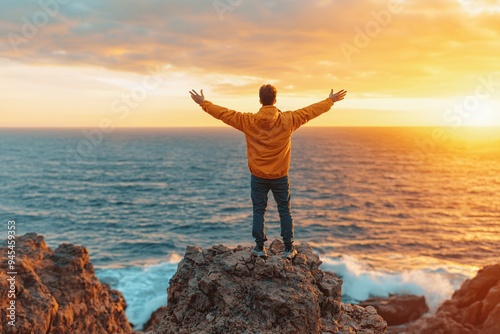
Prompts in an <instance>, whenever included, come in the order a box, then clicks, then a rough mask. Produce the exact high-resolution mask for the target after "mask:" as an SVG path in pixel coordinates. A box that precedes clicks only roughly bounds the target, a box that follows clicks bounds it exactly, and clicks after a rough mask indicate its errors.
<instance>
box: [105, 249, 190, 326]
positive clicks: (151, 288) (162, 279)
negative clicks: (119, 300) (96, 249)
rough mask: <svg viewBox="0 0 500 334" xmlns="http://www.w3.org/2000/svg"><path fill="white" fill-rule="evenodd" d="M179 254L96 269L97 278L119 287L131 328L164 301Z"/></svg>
mask: <svg viewBox="0 0 500 334" xmlns="http://www.w3.org/2000/svg"><path fill="white" fill-rule="evenodd" d="M179 260H180V257H179V256H178V255H176V254H174V255H171V256H170V261H169V262H167V263H160V264H157V265H148V266H131V267H126V268H106V269H96V274H97V276H98V278H99V280H100V281H101V282H103V283H108V284H110V285H111V287H112V288H113V289H116V290H119V291H120V292H121V293H122V294H123V296H124V298H125V301H126V302H127V309H126V314H127V317H128V320H129V321H130V322H131V323H132V324H133V325H134V329H136V330H140V329H142V327H143V325H144V324H145V323H146V321H148V319H149V318H150V316H151V314H152V313H153V312H154V311H156V310H157V309H158V308H159V307H161V306H164V305H167V291H166V290H167V287H168V282H169V280H170V278H172V276H173V275H174V274H175V272H176V270H177V263H178V262H179Z"/></svg>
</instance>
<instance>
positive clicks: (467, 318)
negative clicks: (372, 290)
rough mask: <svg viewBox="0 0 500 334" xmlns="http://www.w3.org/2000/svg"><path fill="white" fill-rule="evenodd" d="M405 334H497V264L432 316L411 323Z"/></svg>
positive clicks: (499, 302) (499, 320)
mask: <svg viewBox="0 0 500 334" xmlns="http://www.w3.org/2000/svg"><path fill="white" fill-rule="evenodd" d="M400 332H401V333H407V334H498V333H500V264H497V265H494V266H489V267H485V268H483V269H481V270H480V271H479V272H478V273H477V276H476V277H474V278H473V279H471V280H467V281H466V282H464V283H463V284H462V286H461V287H460V289H459V290H457V291H455V293H454V294H453V296H452V298H451V299H450V300H448V301H446V302H444V304H443V305H441V306H440V307H439V309H438V311H437V312H436V314H435V315H434V316H431V317H424V318H421V319H419V320H417V321H416V322H414V323H412V324H411V325H410V326H408V327H407V328H406V329H401V331H400Z"/></svg>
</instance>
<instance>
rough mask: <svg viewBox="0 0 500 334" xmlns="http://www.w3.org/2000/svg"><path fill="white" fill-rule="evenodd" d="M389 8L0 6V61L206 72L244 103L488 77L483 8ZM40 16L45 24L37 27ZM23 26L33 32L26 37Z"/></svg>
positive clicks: (491, 58)
mask: <svg viewBox="0 0 500 334" xmlns="http://www.w3.org/2000/svg"><path fill="white" fill-rule="evenodd" d="M41 3H44V4H49V3H52V4H54V3H56V4H57V6H55V5H53V6H52V7H50V6H49V7H47V5H44V6H42V5H40V4H41ZM64 3H67V4H64ZM221 3H222V4H226V6H225V7H224V6H223V7H219V8H217V4H221ZM393 3H394V0H387V1H380V0H358V1H347V0H341V1H326V0H315V1H307V2H306V1H298V0H275V1H259V2H254V1H249V0H241V1H225V0H220V1H186V0H182V1H181V0H173V1H158V0H156V1H155V0H148V1H141V2H137V1H132V0H126V1H123V0H122V1H119V0H111V1H105V2H103V1H98V0H89V1H74V0H73V1H62V0H41V1H39V2H38V3H37V2H31V3H30V4H24V3H21V2H14V1H4V2H2V3H1V4H0V19H1V21H0V22H1V23H0V32H1V34H0V36H1V37H2V38H3V40H2V41H3V42H4V43H3V45H2V46H0V58H8V59H11V60H16V61H20V62H24V63H28V64H59V65H70V66H92V67H104V68H107V69H110V70H113V71H127V72H136V73H146V72H147V71H148V70H149V69H151V68H153V67H154V66H158V65H167V64H168V65H171V66H173V68H174V69H177V70H179V71H183V72H186V73H192V74H193V75H204V76H210V74H211V73H217V75H215V76H214V83H213V85H214V87H217V89H219V90H220V91H222V92H227V93H237V94H241V93H245V92H247V91H248V92H254V91H255V85H256V84H257V85H258V84H260V82H259V80H261V81H265V80H274V81H275V82H278V83H279V84H281V85H283V87H284V86H289V87H294V90H295V91H297V92H305V91H315V90H318V89H322V90H324V89H325V86H326V87H327V88H329V87H330V85H332V84H337V83H336V82H335V81H336V80H338V81H341V82H342V83H343V84H345V87H350V90H352V91H358V92H371V93H376V94H382V95H384V94H385V95H387V96H390V95H397V96H424V95H426V96H427V95H429V94H431V95H432V94H436V95H438V94H454V93H455V92H457V91H464V90H467V89H469V88H470V86H471V84H470V81H471V80H473V79H474V78H477V77H478V76H479V75H483V74H485V73H489V72H491V71H493V70H494V69H495V68H496V66H497V55H498V54H500V45H499V44H498V43H497V41H498V40H499V37H500V36H499V35H500V20H499V18H500V14H499V13H498V12H496V11H494V10H487V9H488V8H490V7H491V6H496V5H495V4H494V1H493V2H492V1H491V0H490V1H481V4H480V8H483V10H482V11H479V10H477V11H474V13H473V15H472V13H471V11H470V4H468V3H466V2H463V1H458V0H438V1H431V0H422V1H418V2H416V1H415V2H411V1H401V2H400V3H398V4H397V6H399V7H397V6H396V7H395V8H400V9H401V10H397V11H396V10H395V11H392V12H391V11H390V10H389V9H390V8H391V6H392V5H391V4H393ZM231 4H233V5H231ZM488 6H489V7H488ZM46 8H52V11H50V10H49V11H47V10H46ZM221 8H222V9H221ZM491 8H492V7H491ZM56 9H57V10H56ZM41 13H42V14H41ZM43 13H46V14H47V15H46V16H47V22H46V24H37V22H39V23H43V22H44V21H43V17H44V15H43ZM387 13H389V16H387ZM52 14H53V15H52ZM384 15H385V16H384ZM37 20H38V21H37ZM30 24H32V25H34V26H35V28H36V30H37V32H36V33H33V34H26V32H27V31H29V27H28V26H29V25H30ZM16 36H17V37H16ZM16 38H18V39H16ZM363 38H364V42H363ZM13 41H14V42H13ZM361 42H363V43H361ZM16 43H17V44H16ZM13 45H14V46H17V49H18V50H17V51H16V50H15V48H13V47H12V46H13ZM346 47H347V49H346ZM349 47H350V48H349ZM346 50H348V51H350V53H349V52H346ZM224 74H225V75H227V77H228V78H234V77H235V76H241V77H242V78H246V79H242V80H239V81H238V80H233V79H230V80H226V79H223V78H221V75H224ZM249 78H251V79H249ZM235 82H237V84H235ZM262 83H263V82H262ZM430 87H433V89H430ZM339 88H340V87H339Z"/></svg>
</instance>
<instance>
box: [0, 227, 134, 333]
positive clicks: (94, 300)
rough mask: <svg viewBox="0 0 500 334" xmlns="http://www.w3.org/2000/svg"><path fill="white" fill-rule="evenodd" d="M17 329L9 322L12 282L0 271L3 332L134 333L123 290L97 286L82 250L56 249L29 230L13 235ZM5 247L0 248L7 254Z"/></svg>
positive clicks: (0, 327)
mask: <svg viewBox="0 0 500 334" xmlns="http://www.w3.org/2000/svg"><path fill="white" fill-rule="evenodd" d="M15 241H16V245H15V246H16V247H15V251H16V257H15V262H16V263H15V269H16V271H17V275H15V276H16V282H15V285H16V290H17V291H16V299H15V300H16V304H15V305H16V314H15V327H12V326H10V325H8V324H7V321H6V320H5V319H8V318H7V313H6V312H7V307H8V305H9V303H10V300H12V299H11V298H9V297H8V291H9V289H10V284H9V282H8V281H7V279H8V278H9V277H8V276H7V275H6V272H9V271H10V270H7V268H6V266H7V263H6V261H2V263H1V272H0V309H1V310H0V315H1V316H0V318H1V319H2V322H1V323H0V332H1V333H22V334H24V333H36V334H38V333H44V334H45V333H103V334H104V333H106V334H107V333H116V334H118V333H133V330H132V327H131V326H130V324H129V322H128V320H127V317H126V315H125V308H126V303H125V300H124V298H123V296H122V294H121V293H120V292H118V291H116V290H112V289H110V287H109V286H108V285H106V284H101V283H100V282H99V280H98V279H97V277H96V276H95V274H94V268H93V266H92V264H91V263H90V261H89V254H88V251H87V249H86V248H84V247H81V246H74V245H71V244H61V245H60V246H59V247H58V248H57V249H56V250H55V251H53V250H51V249H50V248H48V247H47V245H46V244H45V241H44V238H43V236H41V235H37V234H35V233H29V234H26V235H23V236H20V237H17V238H16V240H15ZM7 251H8V248H7V247H6V246H3V247H1V248H0V252H1V254H7Z"/></svg>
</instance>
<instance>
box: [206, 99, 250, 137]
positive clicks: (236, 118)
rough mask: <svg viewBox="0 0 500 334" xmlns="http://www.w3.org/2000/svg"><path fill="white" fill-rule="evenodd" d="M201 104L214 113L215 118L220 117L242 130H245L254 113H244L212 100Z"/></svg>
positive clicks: (211, 113) (209, 112) (207, 110)
mask: <svg viewBox="0 0 500 334" xmlns="http://www.w3.org/2000/svg"><path fill="white" fill-rule="evenodd" d="M200 106H201V108H202V109H203V110H204V111H205V112H207V113H208V114H210V115H212V116H213V117H214V118H217V119H220V120H221V121H223V122H224V123H226V124H227V125H230V126H232V127H233V128H235V129H237V130H240V131H243V129H244V128H245V127H246V125H247V124H248V121H249V116H250V115H252V113H242V112H238V111H234V110H231V109H227V108H224V107H221V106H218V105H215V104H213V103H212V102H210V101H203V103H202V104H201V105H200Z"/></svg>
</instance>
